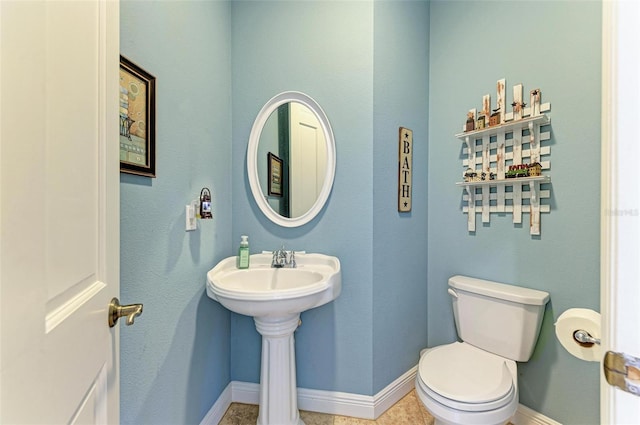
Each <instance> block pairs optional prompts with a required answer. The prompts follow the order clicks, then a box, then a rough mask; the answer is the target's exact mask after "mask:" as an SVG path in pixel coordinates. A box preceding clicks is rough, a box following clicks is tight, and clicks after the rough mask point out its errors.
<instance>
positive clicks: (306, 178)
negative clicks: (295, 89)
mask: <svg viewBox="0 0 640 425" xmlns="http://www.w3.org/2000/svg"><path fill="white" fill-rule="evenodd" d="M289 105H290V109H289V116H290V118H289V122H290V149H291V152H290V156H291V161H290V174H289V181H290V185H289V197H290V205H291V211H290V216H291V217H300V216H301V215H303V214H305V213H306V212H307V211H309V210H310V209H311V207H312V206H313V204H315V202H316V200H317V199H318V196H319V195H320V192H321V191H322V186H323V185H324V176H325V170H326V166H327V148H326V142H325V139H324V132H323V130H322V126H321V125H320V122H319V121H318V118H316V116H315V115H314V113H313V112H312V111H311V110H310V109H309V108H307V107H306V106H304V105H302V104H300V103H297V102H290V103H289Z"/></svg>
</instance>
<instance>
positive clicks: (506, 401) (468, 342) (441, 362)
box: [416, 276, 549, 425]
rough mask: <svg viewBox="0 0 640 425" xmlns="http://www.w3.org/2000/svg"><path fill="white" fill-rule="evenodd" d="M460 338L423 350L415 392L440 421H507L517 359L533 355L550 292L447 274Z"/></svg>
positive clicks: (468, 424)
mask: <svg viewBox="0 0 640 425" xmlns="http://www.w3.org/2000/svg"><path fill="white" fill-rule="evenodd" d="M448 292H449V295H451V298H452V301H453V315H454V321H455V324H456V331H457V333H458V336H459V337H460V339H461V340H462V342H454V343H451V344H446V345H441V346H438V347H434V348H430V349H427V350H424V351H423V352H422V353H421V356H420V363H419V366H418V373H417V376H416V394H417V395H418V398H419V399H420V401H421V402H422V403H423V404H424V406H425V407H426V408H427V410H428V411H429V412H431V414H432V415H433V416H434V417H435V419H436V421H435V422H436V425H503V424H505V423H507V422H509V420H510V419H511V418H512V417H513V415H514V414H515V412H516V410H517V408H518V374H517V372H518V367H517V364H516V361H519V362H526V361H528V360H529V358H531V355H532V354H533V350H534V348H535V345H536V341H537V340H538V334H539V333H540V326H541V324H542V318H543V314H544V309H545V305H546V303H547V302H548V301H549V294H548V293H547V292H544V291H538V290H535V289H529V288H522V287H519V286H513V285H506V284H503V283H497V282H491V281H487V280H481V279H475V278H471V277H466V276H453V277H451V278H450V279H449V288H448Z"/></svg>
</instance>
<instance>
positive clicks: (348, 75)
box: [231, 1, 428, 394]
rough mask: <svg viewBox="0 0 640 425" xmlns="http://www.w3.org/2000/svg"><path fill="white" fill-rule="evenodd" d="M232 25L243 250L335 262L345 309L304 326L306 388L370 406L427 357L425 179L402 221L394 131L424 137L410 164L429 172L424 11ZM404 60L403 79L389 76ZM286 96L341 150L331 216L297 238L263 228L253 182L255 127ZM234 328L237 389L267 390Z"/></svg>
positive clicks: (337, 13)
mask: <svg viewBox="0 0 640 425" xmlns="http://www.w3.org/2000/svg"><path fill="white" fill-rule="evenodd" d="M232 21H233V35H232V46H233V47H232V57H233V99H234V104H233V138H234V146H233V152H234V157H233V162H234V179H233V185H234V198H233V211H234V220H233V234H234V238H239V235H240V234H243V233H248V234H249V235H251V240H252V252H258V251H260V250H263V249H267V250H272V249H274V248H276V247H278V246H279V245H280V244H281V243H283V242H284V243H286V245H287V246H289V247H291V248H294V249H304V250H307V251H320V252H325V253H328V254H332V255H336V256H338V257H339V258H340V260H341V262H342V273H343V291H342V294H341V296H340V297H339V298H338V299H337V300H336V301H335V302H334V303H331V304H329V305H326V306H323V307H321V308H317V309H314V310H311V311H309V312H306V313H303V315H302V321H303V326H302V327H301V328H299V329H298V331H297V332H296V347H297V351H296V353H297V360H298V386H300V387H305V388H314V389H323V390H336V391H344V392H352V393H358V394H373V393H375V392H377V391H378V390H379V389H381V388H383V387H384V386H386V385H387V384H388V383H390V382H391V381H392V380H393V379H396V378H397V377H398V376H399V375H400V374H402V373H404V372H405V371H406V370H408V369H409V368H411V367H412V366H414V365H415V362H416V360H417V353H418V351H419V348H418V347H420V348H421V347H423V346H424V345H425V344H426V308H425V307H426V284H425V282H426V262H425V259H426V240H425V239H424V237H425V236H426V167H424V166H423V167H421V168H420V170H419V171H417V172H416V174H415V175H414V179H415V184H416V189H415V190H416V192H415V195H414V196H415V198H414V202H415V204H414V205H415V207H414V208H415V209H414V212H413V213H412V214H405V215H399V214H398V213H397V193H396V190H397V155H398V153H397V137H398V127H399V126H401V125H404V126H407V127H410V128H413V129H414V130H415V131H416V137H417V141H416V144H417V145H420V148H419V149H418V151H417V153H416V158H415V159H414V160H415V161H416V162H417V163H422V164H423V165H424V164H426V155H427V149H426V129H427V127H426V116H427V98H428V92H427V73H428V41H427V28H428V25H427V23H428V4H427V3H425V2H388V3H387V2H375V3H374V2H350V1H347V2H265V1H261V2H244V1H242V2H234V3H233V12H232ZM396 26H398V27H396ZM412 55H415V57H413V56H412ZM407 58H409V60H410V63H411V66H405V67H404V69H403V70H397V69H396V67H397V66H399V65H398V64H396V63H395V62H391V61H395V60H400V59H407ZM405 65H406V63H405ZM285 90H298V91H302V92H305V93H307V94H308V95H310V96H311V97H313V98H314V99H315V100H316V101H318V103H319V104H320V105H322V107H323V109H324V110H325V112H326V113H327V115H328V117H329V120H330V121H331V125H332V127H333V131H334V134H335V138H336V145H337V167H336V178H335V182H334V189H333V192H332V195H331V197H330V199H329V202H328V204H327V207H326V208H325V209H324V210H323V212H322V213H321V214H320V217H319V218H316V219H315V220H313V221H312V222H311V223H309V224H307V225H305V226H303V227H301V228H297V229H283V228H280V227H278V226H275V225H273V224H272V223H270V222H269V221H267V220H266V219H265V218H264V217H263V216H262V214H261V213H260V211H259V210H258V209H257V207H256V204H255V202H254V201H253V199H252V197H251V193H250V189H249V185H248V182H247V180H246V177H245V176H246V170H245V161H246V144H247V140H248V137H249V132H250V129H251V125H252V123H253V120H254V119H255V117H256V114H257V113H258V111H259V109H260V107H261V106H262V105H263V104H264V103H265V102H266V101H267V100H268V99H269V98H270V97H272V96H273V95H275V94H277V93H279V92H281V91H285ZM411 96H415V97H413V98H411V99H410V100H408V101H403V99H402V98H403V97H404V98H406V97H411ZM378 118H380V119H378ZM416 234H420V235H422V238H415V239H414V238H412V237H413V236H414V235H416ZM387 249H388V250H389V251H391V253H390V254H389V255H388V256H386V255H385V252H386V251H387ZM382 257H386V258H388V262H387V263H385V265H384V266H382V265H379V266H374V265H373V260H374V259H376V258H377V259H379V260H381V261H382V260H383V259H382ZM374 275H375V277H374ZM399 276H402V278H401V279H399V278H398V277H399ZM376 315H378V318H376ZM231 320H232V355H231V358H232V365H231V377H232V379H234V380H236V379H237V380H242V381H250V382H258V380H259V363H260V362H259V353H260V337H259V335H258V334H257V332H256V331H255V326H254V324H253V321H252V320H251V319H250V318H247V317H242V316H238V315H232V319H231ZM398 327H400V328H401V329H405V330H404V331H401V332H400V333H399V331H398ZM399 335H402V336H401V340H399V339H398V336H399ZM374 359H375V364H374ZM390 359H394V360H393V363H392V365H389V364H387V363H386V362H387V361H388V360H390Z"/></svg>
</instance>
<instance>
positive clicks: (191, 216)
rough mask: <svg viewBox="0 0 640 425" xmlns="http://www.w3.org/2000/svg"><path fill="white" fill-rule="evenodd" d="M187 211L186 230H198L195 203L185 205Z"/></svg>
mask: <svg viewBox="0 0 640 425" xmlns="http://www.w3.org/2000/svg"><path fill="white" fill-rule="evenodd" d="M185 213H186V217H187V219H186V223H185V231H187V232H189V231H192V230H196V228H197V222H196V210H195V208H193V205H191V204H189V205H186V206H185Z"/></svg>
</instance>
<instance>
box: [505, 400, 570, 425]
mask: <svg viewBox="0 0 640 425" xmlns="http://www.w3.org/2000/svg"><path fill="white" fill-rule="evenodd" d="M511 423H513V424H514V425H562V424H561V423H560V422H556V421H554V420H553V419H551V418H548V417H546V416H545V415H543V414H542V413H538V412H536V411H535V410H533V409H530V408H528V407H527V406H525V405H523V404H519V405H518V410H516V415H515V416H514V417H513V419H511Z"/></svg>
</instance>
